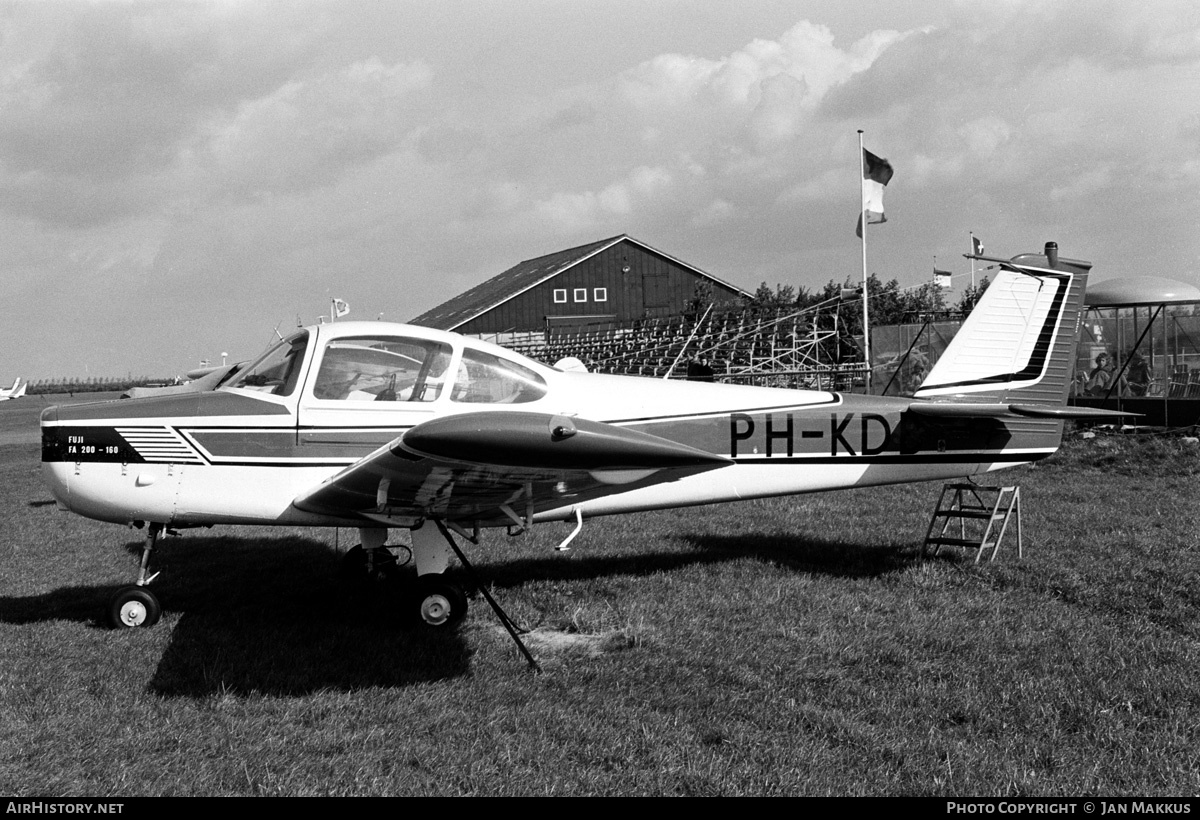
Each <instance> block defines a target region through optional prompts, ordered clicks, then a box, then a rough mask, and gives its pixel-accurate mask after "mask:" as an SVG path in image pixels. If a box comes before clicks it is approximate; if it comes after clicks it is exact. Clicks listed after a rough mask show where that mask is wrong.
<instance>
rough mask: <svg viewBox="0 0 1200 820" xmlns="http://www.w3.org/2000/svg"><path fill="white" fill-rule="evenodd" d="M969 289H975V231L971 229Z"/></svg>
mask: <svg viewBox="0 0 1200 820" xmlns="http://www.w3.org/2000/svg"><path fill="white" fill-rule="evenodd" d="M970 234H971V290H975V231H971V232H970Z"/></svg>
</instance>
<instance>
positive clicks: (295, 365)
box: [222, 331, 308, 396]
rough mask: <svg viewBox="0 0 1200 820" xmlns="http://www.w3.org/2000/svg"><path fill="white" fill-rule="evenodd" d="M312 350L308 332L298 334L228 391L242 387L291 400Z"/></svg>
mask: <svg viewBox="0 0 1200 820" xmlns="http://www.w3.org/2000/svg"><path fill="white" fill-rule="evenodd" d="M307 347H308V332H307V331H303V332H300V333H297V334H296V335H295V336H292V337H291V338H288V339H285V340H284V341H282V342H280V343H279V344H277V345H275V347H273V348H271V349H270V350H268V351H267V352H266V353H264V354H263V355H262V356H261V357H260V358H259V359H258V361H256V362H254V364H252V365H250V366H249V367H247V368H246V369H245V370H243V371H242V372H241V373H239V374H237V375H236V376H234V377H233V378H232V379H230V380H229V381H228V382H226V383H225V384H224V385H222V386H224V387H241V388H244V389H246V390H254V391H257V392H259V393H268V394H270V395H273V396H290V395H292V393H293V392H295V390H296V384H297V383H298V382H299V380H300V365H301V363H302V362H303V361H304V351H305V349H307Z"/></svg>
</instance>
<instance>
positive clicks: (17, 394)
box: [0, 376, 29, 401]
mask: <svg viewBox="0 0 1200 820" xmlns="http://www.w3.org/2000/svg"><path fill="white" fill-rule="evenodd" d="M27 387H29V382H25V383H23V384H22V382H21V377H20V376H17V380H16V381H15V382H13V386H12V387H8V388H4V387H0V401H8V400H9V399H19V398H21V396H24V395H25V388H27Z"/></svg>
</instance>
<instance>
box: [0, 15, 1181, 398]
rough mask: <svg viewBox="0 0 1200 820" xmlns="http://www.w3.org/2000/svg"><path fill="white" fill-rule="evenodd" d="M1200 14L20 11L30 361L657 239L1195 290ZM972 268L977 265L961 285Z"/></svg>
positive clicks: (829, 259) (386, 304) (82, 372)
mask: <svg viewBox="0 0 1200 820" xmlns="http://www.w3.org/2000/svg"><path fill="white" fill-rule="evenodd" d="M1198 100H1200V4H1197V3H1194V2H1189V1H1188V0H1180V2H1153V1H1152V2H1138V3H1133V2H1124V1H1122V2H1098V1H1097V2H1083V3H1081V2H1078V0H1070V1H1069V2H1048V1H1047V0H1036V2H1019V1H1018V0H989V2H949V1H946V2H922V0H913V1H912V2H906V3H894V2H893V3H882V2H879V3H870V2H868V3H857V4H849V3H845V2H843V0H836V1H835V2H821V1H818V2H796V1H795V0H792V1H791V2H775V1H774V0H737V1H736V2H727V3H726V2H719V1H718V0H707V1H706V2H679V1H678V0H594V2H578V1H577V0H576V1H572V2H567V1H566V0H564V1H563V2H551V0H505V1H504V2H485V0H471V1H470V2H465V1H460V2H456V1H455V0H434V1H433V2H424V0H405V2H385V1H384V0H372V1H370V2H368V1H367V0H363V1H362V2H358V1H357V0H339V2H306V1H304V0H295V1H294V2H269V1H267V0H243V1H242V2H237V1H236V0H224V1H223V2H217V1H215V0H214V2H199V1H195V2H185V1H184V0H174V1H173V2H71V1H69V0H46V2H0V287H2V288H3V294H4V296H5V305H6V311H5V314H6V315H5V320H4V322H3V325H2V331H0V332H2V333H3V339H4V345H3V364H2V365H0V382H5V383H8V382H10V381H11V380H12V378H14V377H16V376H17V375H20V376H23V377H25V378H30V379H35V380H36V379H38V378H49V377H58V376H87V375H93V376H120V375H125V374H127V373H133V374H134V375H139V374H147V375H155V376H157V375H169V374H175V373H179V372H182V371H184V370H187V369H188V368H190V367H194V366H196V364H197V362H198V361H199V360H200V359H202V358H211V359H215V358H218V357H219V356H220V354H221V353H222V352H228V353H229V354H230V356H231V358H233V359H238V358H247V357H250V356H253V355H256V354H257V353H258V352H260V351H261V350H262V348H263V347H264V346H265V345H266V343H267V342H268V341H269V340H270V339H271V338H272V337H273V333H272V329H273V328H275V327H276V326H278V327H279V328H280V329H281V331H282V330H286V329H289V328H292V327H295V325H296V323H297V317H299V318H300V319H301V320H302V321H303V322H305V323H306V324H310V323H313V322H314V321H315V319H316V317H317V316H318V315H320V314H322V313H323V312H327V311H328V307H329V301H330V298H331V297H335V296H336V297H340V298H342V299H345V300H346V301H347V302H349V303H350V305H351V307H352V314H351V318H369V319H374V318H376V317H377V316H378V315H379V314H380V313H382V314H383V315H384V318H386V319H389V320H396V321H404V320H407V319H409V318H412V317H413V316H415V315H417V314H418V313H421V312H422V311H424V310H426V309H427V308H430V307H432V306H434V305H435V304H438V303H440V302H441V301H443V300H444V299H446V298H448V297H449V296H451V295H453V294H455V293H457V292H459V291H461V290H464V289H466V288H467V287H470V286H471V285H474V284H476V283H478V282H480V281H482V280H483V279H485V278H487V277H489V276H492V275H494V274H496V273H499V272H500V271H502V270H504V269H506V268H508V267H510V266H512V265H514V264H516V263H517V262H519V261H521V260H523V259H527V258H530V257H534V256H540V255H542V254H545V253H550V252H552V251H556V250H561V249H563V248H568V247H572V246H575V245H580V244H583V243H586V242H591V241H594V240H597V239H601V238H605V237H609V236H614V235H617V234H620V233H628V234H630V235H632V236H634V237H636V238H638V239H640V240H642V241H644V242H646V243H648V244H650V245H652V246H654V247H656V248H658V249H660V250H662V251H665V252H667V253H670V254H672V255H674V256H676V257H678V258H680V259H683V260H685V261H687V262H690V263H692V264H694V265H697V266H699V267H701V268H703V269H705V270H707V271H709V272H711V273H713V274H715V275H717V276H720V277H722V278H725V279H727V280H729V281H732V282H734V283H736V284H739V285H741V286H743V287H745V288H747V289H751V290H752V289H753V288H755V287H756V286H757V285H758V284H759V283H760V282H763V281H766V282H768V283H769V284H771V285H772V286H774V285H775V284H777V283H787V284H793V285H804V286H808V287H817V286H820V285H822V284H824V283H825V282H827V281H829V280H830V279H836V280H839V281H840V280H844V279H846V278H847V277H857V276H858V275H859V272H860V269H861V259H860V250H859V245H858V240H857V239H856V238H855V236H854V223H855V219H856V214H857V209H858V207H859V200H858V197H859V194H858V153H857V147H858V134H857V130H858V129H863V130H864V131H865V132H866V144H867V147H868V148H869V149H871V150H872V151H873V152H875V153H877V154H879V155H880V156H883V157H886V158H887V159H888V160H890V161H891V163H892V165H893V166H894V168H895V172H896V173H895V177H894V179H893V180H892V182H891V184H890V185H889V186H888V189H887V192H886V195H885V198H884V201H885V206H886V210H887V215H888V222H887V224H886V225H883V226H880V227H879V228H877V229H874V230H872V231H871V232H870V235H869V236H870V239H871V246H870V248H869V266H870V268H871V270H872V271H875V272H877V273H879V274H880V275H881V276H882V277H884V278H891V277H896V278H897V279H899V280H900V281H901V282H902V283H904V284H914V283H917V282H920V281H924V280H925V279H926V278H928V276H929V275H930V271H931V267H932V263H933V259H934V257H935V256H936V258H937V262H938V266H939V267H943V268H949V269H951V270H953V271H955V272H957V273H964V272H967V271H969V267H970V265H969V262H967V260H965V259H963V258H962V254H963V253H964V252H966V250H967V248H968V232H969V231H974V232H975V233H976V235H978V236H979V237H981V238H982V239H983V241H984V242H985V244H986V246H987V251H988V252H989V253H995V254H998V255H1005V256H1010V255H1013V254H1016V253H1019V252H1022V251H1032V250H1037V249H1039V248H1041V246H1042V244H1043V243H1044V242H1045V241H1046V240H1048V239H1053V240H1056V241H1057V242H1058V243H1059V246H1060V247H1061V249H1062V253H1063V255H1065V256H1074V257H1078V258H1084V259H1089V260H1092V261H1093V262H1094V263H1095V265H1096V278H1098V279H1099V278H1106V277H1110V276H1117V275H1130V274H1136V273H1157V274H1159V275H1166V276H1172V277H1174V278H1179V279H1184V280H1186V281H1192V282H1200V238H1198V236H1200V231H1197V225H1196V222H1197V214H1198V213H1200V207H1197V206H1198V205H1200V203H1198V202H1197V198H1198V197H1197V190H1198V183H1200V102H1198ZM961 281H962V280H961V279H956V285H958V284H961Z"/></svg>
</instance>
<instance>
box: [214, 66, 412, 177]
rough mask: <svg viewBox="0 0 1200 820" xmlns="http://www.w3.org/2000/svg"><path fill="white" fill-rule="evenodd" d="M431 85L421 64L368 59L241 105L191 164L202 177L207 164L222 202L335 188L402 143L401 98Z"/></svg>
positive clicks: (407, 127)
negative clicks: (228, 198)
mask: <svg viewBox="0 0 1200 820" xmlns="http://www.w3.org/2000/svg"><path fill="white" fill-rule="evenodd" d="M431 78H432V70H431V69H430V67H429V66H428V64H426V63H425V62H423V61H420V60H417V61H414V62H412V63H408V64H393V65H385V64H384V63H382V62H381V61H380V60H379V59H377V58H372V59H369V60H366V61H362V62H356V63H354V64H352V65H349V66H345V67H342V68H339V69H337V70H335V71H332V72H328V73H325V74H320V75H317V76H311V77H305V78H302V79H294V80H290V81H288V82H287V83H285V84H283V85H282V86H280V87H279V88H277V89H275V90H274V91H273V92H272V93H271V94H268V95H266V96H263V97H260V98H257V99H253V100H246V101H243V102H242V103H241V104H240V105H239V106H238V109H237V111H236V112H235V113H234V114H233V115H232V116H229V117H227V118H226V119H225V120H224V121H223V122H221V123H220V124H219V125H216V126H214V127H213V128H212V133H211V136H210V137H209V138H208V139H207V140H206V141H204V142H203V143H202V146H201V148H200V149H199V151H198V155H197V156H196V157H195V161H196V163H197V165H198V166H199V167H200V168H201V169H205V167H206V166H207V164H208V162H209V161H211V163H212V165H213V166H214V168H215V170H217V172H218V173H219V174H220V177H221V189H222V191H223V192H225V193H226V194H230V193H236V192H242V193H251V194H255V193H274V192H289V193H290V192H295V191H298V190H305V189H307V188H309V187H311V186H314V185H320V184H324V183H327V182H330V181H333V180H336V179H338V178H339V177H340V175H341V174H343V173H345V172H346V171H347V170H348V169H349V168H352V167H354V166H357V165H362V164H364V163H367V162H369V161H371V160H372V159H375V158H377V157H379V156H381V155H383V154H386V153H388V152H390V151H392V150H395V149H396V148H397V147H398V146H399V145H400V144H401V143H403V142H404V141H405V139H406V138H407V137H408V136H409V135H410V134H411V132H412V131H413V130H414V129H413V125H412V123H411V122H409V121H407V120H406V119H405V116H404V115H405V112H406V109H405V107H404V104H403V103H404V98H405V97H406V96H407V95H409V94H410V93H413V92H415V91H419V90H421V89H424V88H427V87H428V86H429V84H430V81H431Z"/></svg>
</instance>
